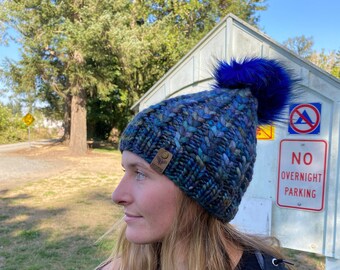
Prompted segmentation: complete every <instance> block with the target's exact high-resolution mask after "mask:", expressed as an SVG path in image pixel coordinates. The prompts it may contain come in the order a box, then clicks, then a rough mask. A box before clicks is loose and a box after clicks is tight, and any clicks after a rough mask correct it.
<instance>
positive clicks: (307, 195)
mask: <svg viewBox="0 0 340 270" xmlns="http://www.w3.org/2000/svg"><path fill="white" fill-rule="evenodd" d="M326 156H327V142H326V141H324V140H288V139H287V140H282V141H281V142H280V153H279V172H278V187H277V204H278V205H279V206H281V207H288V208H298V209H303V210H312V211H321V210H322V209H323V207H324V195H325V180H326Z"/></svg>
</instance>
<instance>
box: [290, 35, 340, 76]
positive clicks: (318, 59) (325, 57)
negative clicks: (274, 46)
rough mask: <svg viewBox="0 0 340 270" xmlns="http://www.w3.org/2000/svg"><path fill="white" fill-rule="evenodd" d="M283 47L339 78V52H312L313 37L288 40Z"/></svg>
mask: <svg viewBox="0 0 340 270" xmlns="http://www.w3.org/2000/svg"><path fill="white" fill-rule="evenodd" d="M283 45H284V46H285V47H286V48H287V49H289V50H291V51H293V52H295V53H296V54H297V55H299V56H301V57H303V58H305V59H307V60H309V61H311V62H312V63H313V64H315V65H317V66H318V67H320V68H321V69H323V70H325V71H327V72H328V73H330V74H332V75H333V76H335V77H337V78H340V50H338V51H337V52H336V51H331V52H329V53H326V52H325V50H324V49H322V50H321V52H317V51H315V50H313V46H314V40H313V37H308V38H306V37H305V36H304V35H302V36H298V37H293V38H289V39H288V40H286V41H284V42H283Z"/></svg>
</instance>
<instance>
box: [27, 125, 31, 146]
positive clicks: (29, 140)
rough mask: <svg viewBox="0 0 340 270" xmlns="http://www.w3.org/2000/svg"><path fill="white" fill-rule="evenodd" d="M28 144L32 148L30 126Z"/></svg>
mask: <svg viewBox="0 0 340 270" xmlns="http://www.w3.org/2000/svg"><path fill="white" fill-rule="evenodd" d="M28 146H29V148H31V129H30V127H28Z"/></svg>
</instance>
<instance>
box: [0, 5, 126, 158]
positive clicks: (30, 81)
mask: <svg viewBox="0 0 340 270" xmlns="http://www.w3.org/2000/svg"><path fill="white" fill-rule="evenodd" d="M126 5H129V1H120V0H106V1H94V0H93V1H86V2H85V1H77V0H74V1H71V0H69V1H49V0H34V1H5V0H4V1H1V8H0V14H1V15H0V20H1V21H3V22H5V23H6V25H7V26H8V27H11V28H12V29H15V30H16V33H17V34H18V36H19V38H18V39H17V41H18V42H20V43H21V45H22V50H23V52H22V59H21V60H20V61H19V62H18V63H10V64H11V65H10V66H11V69H10V74H11V75H12V76H11V79H12V81H14V82H15V83H16V84H17V92H21V93H23V92H25V91H28V92H29V93H31V92H33V91H34V90H35V91H37V89H39V91H41V92H43V93H47V91H50V92H51V90H53V91H54V92H55V93H57V94H58V95H59V97H60V99H62V100H63V102H64V103H65V108H70V112H71V120H70V123H71V131H70V133H71V134H70V149H71V151H72V152H73V153H77V154H82V153H85V152H86V150H87V144H86V102H87V98H88V96H89V95H90V94H91V93H94V92H97V93H99V94H100V95H103V96H105V95H107V94H109V92H110V91H111V89H112V88H113V86H114V85H113V81H114V78H115V77H116V76H118V75H119V69H118V66H117V63H116V56H115V55H114V50H112V48H111V47H110V41H109V36H108V32H109V30H110V28H111V27H112V23H113V22H115V21H116V19H115V18H114V16H115V15H116V14H117V13H118V12H120V10H125V9H126ZM14 68H16V69H17V72H16V73H13V72H12V70H13V69H14ZM15 74H21V78H22V79H21V80H18V77H16V75H15ZM27 86H29V88H27ZM24 88H25V89H24ZM33 89H34V90H33ZM46 96H47V95H46ZM65 111H67V109H66V110H65Z"/></svg>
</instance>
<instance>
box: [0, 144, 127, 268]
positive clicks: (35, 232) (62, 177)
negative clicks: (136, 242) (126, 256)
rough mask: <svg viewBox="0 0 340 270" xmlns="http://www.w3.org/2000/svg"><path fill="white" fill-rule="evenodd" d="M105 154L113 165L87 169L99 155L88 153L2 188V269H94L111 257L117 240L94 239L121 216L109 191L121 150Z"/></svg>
mask: <svg viewBox="0 0 340 270" xmlns="http://www.w3.org/2000/svg"><path fill="white" fill-rule="evenodd" d="M105 155H106V157H105V158H107V159H108V160H110V161H109V162H110V164H111V169H110V170H101V169H102V167H101V169H100V168H98V170H97V171H96V170H93V169H89V170H87V169H86V168H87V165H88V163H92V162H91V160H92V161H93V160H95V159H97V161H96V160H95V163H98V157H97V156H94V157H85V158H84V159H82V160H80V161H78V163H79V164H78V166H76V167H74V168H72V169H70V170H67V171H66V172H64V173H62V174H59V175H56V176H54V177H50V178H46V179H40V180H37V181H32V182H29V183H26V184H24V185H22V186H20V187H16V188H15V189H12V190H5V191H2V194H1V197H0V209H1V215H0V235H1V237H0V269H3V270H14V269H15V270H17V269H22V270H24V269H27V270H33V269H39V270H41V269H49V270H54V269H55V270H57V269H58V270H61V269H69V270H71V269H93V268H95V266H97V265H98V264H99V263H100V262H101V261H103V260H104V259H105V258H107V256H108V255H109V254H110V252H111V250H112V248H113V246H114V239H111V238H107V239H105V240H103V241H101V242H100V243H96V241H97V240H98V238H99V237H100V236H102V235H103V234H104V233H105V232H106V231H107V230H108V229H110V227H111V225H112V224H114V222H115V220H117V218H118V217H119V215H120V214H119V213H120V211H119V209H118V208H117V207H116V206H114V205H113V204H112V203H111V201H110V193H111V191H112V190H113V188H114V186H115V184H116V182H117V180H118V179H119V178H120V177H121V170H120V167H121V166H120V159H119V153H117V151H111V152H110V153H106V154H105ZM101 158H102V159H103V157H101ZM95 165H96V164H94V166H95Z"/></svg>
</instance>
